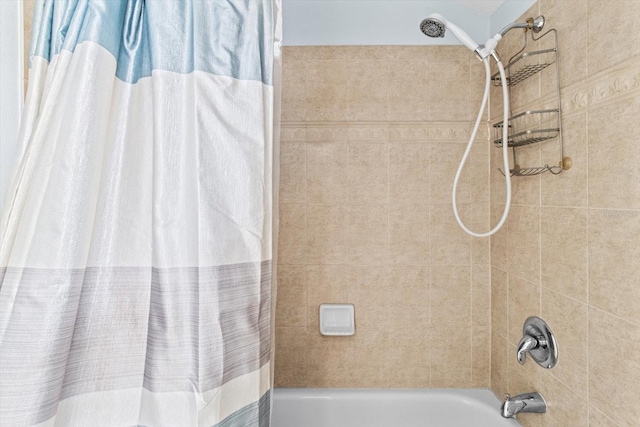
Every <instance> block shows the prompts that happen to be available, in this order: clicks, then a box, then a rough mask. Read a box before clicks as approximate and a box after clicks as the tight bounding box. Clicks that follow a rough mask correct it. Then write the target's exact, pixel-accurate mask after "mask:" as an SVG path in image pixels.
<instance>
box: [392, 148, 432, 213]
mask: <svg viewBox="0 0 640 427" xmlns="http://www.w3.org/2000/svg"><path fill="white" fill-rule="evenodd" d="M389 201H390V202H391V203H415V204H428V203H429V144H427V143H403V144H390V145H389Z"/></svg>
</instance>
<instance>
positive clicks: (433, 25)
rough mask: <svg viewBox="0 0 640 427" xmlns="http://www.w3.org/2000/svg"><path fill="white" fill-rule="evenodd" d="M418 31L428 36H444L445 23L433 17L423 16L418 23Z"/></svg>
mask: <svg viewBox="0 0 640 427" xmlns="http://www.w3.org/2000/svg"><path fill="white" fill-rule="evenodd" d="M420 31H422V32H423V33H424V35H426V36H429V37H444V31H445V25H444V24H443V23H442V22H440V21H438V20H437V19H435V18H425V19H423V20H422V22H421V23H420Z"/></svg>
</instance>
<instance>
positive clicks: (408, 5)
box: [0, 0, 535, 46]
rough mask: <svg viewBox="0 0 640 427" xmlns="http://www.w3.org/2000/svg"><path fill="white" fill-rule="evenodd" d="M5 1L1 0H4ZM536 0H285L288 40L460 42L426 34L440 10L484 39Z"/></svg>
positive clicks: (479, 40) (298, 42)
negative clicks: (429, 19)
mask: <svg viewBox="0 0 640 427" xmlns="http://www.w3.org/2000/svg"><path fill="white" fill-rule="evenodd" d="M0 1H1V0H0ZM534 2H535V0H282V12H283V30H284V39H283V43H284V44H285V45H292V46H304V45H421V44H445V45H446V44H459V42H458V40H457V39H456V38H455V37H454V36H453V35H451V34H449V33H447V34H446V35H445V37H444V38H437V39H433V38H430V37H425V36H424V35H423V34H422V33H421V32H420V31H419V23H420V21H421V20H422V19H423V18H424V17H426V16H427V15H429V14H430V13H434V12H437V13H440V14H442V15H443V16H445V17H446V18H447V19H448V20H449V21H450V22H452V23H455V24H456V25H457V26H459V27H460V28H462V29H464V31H465V32H466V33H468V34H469V36H470V37H471V38H472V39H473V40H476V41H477V43H479V44H481V43H482V42H483V41H485V40H487V39H488V38H489V37H490V36H491V35H493V34H495V32H496V31H498V30H499V29H500V28H502V27H503V26H504V25H506V24H507V23H509V22H513V20H515V19H517V18H518V17H519V16H520V15H521V14H522V13H523V12H524V11H526V10H527V9H528V8H529V7H530V6H531V5H532V4H533V3H534Z"/></svg>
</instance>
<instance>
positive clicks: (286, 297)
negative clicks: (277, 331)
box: [276, 265, 307, 328]
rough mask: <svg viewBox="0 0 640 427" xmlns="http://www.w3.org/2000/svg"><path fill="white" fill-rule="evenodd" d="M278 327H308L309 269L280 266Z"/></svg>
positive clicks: (277, 308)
mask: <svg viewBox="0 0 640 427" xmlns="http://www.w3.org/2000/svg"><path fill="white" fill-rule="evenodd" d="M276 326H301V327H305V328H306V327H307V269H306V267H305V266H303V265H296V266H285V265H279V266H278V301H277V305H276Z"/></svg>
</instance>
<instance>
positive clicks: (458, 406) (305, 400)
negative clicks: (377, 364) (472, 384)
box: [271, 388, 520, 427]
mask: <svg viewBox="0 0 640 427" xmlns="http://www.w3.org/2000/svg"><path fill="white" fill-rule="evenodd" d="M519 425H520V424H519V423H518V422H517V421H515V420H507V419H504V418H502V417H501V416H500V402H499V401H498V399H496V397H495V396H494V394H493V393H492V392H491V391H489V390H487V389H411V390H409V389H305V388H276V389H274V391H273V412H272V419H271V427H509V426H511V427H514V426H519Z"/></svg>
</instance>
